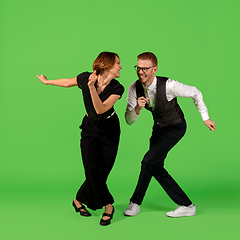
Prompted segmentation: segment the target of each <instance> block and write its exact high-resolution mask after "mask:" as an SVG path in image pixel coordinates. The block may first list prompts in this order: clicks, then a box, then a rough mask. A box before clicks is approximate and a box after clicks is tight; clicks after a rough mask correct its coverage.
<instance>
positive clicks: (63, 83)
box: [37, 74, 77, 87]
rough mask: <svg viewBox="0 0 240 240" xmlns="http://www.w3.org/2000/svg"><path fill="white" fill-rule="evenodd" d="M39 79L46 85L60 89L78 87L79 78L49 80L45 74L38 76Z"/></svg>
mask: <svg viewBox="0 0 240 240" xmlns="http://www.w3.org/2000/svg"><path fill="white" fill-rule="evenodd" d="M37 77H38V79H39V80H40V81H41V82H42V83H43V84H46V85H53V86H58V87H74V86H77V77H75V78H61V79H56V80H47V77H46V76H45V75H43V74H41V75H40V76H39V75H37Z"/></svg>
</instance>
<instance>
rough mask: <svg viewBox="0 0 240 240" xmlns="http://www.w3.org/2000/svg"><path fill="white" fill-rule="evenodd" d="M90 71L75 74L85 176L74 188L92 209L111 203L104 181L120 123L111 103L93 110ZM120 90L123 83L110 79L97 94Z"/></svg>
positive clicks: (116, 143)
mask: <svg viewBox="0 0 240 240" xmlns="http://www.w3.org/2000/svg"><path fill="white" fill-rule="evenodd" d="M90 74H91V73H89V72H84V73H81V74H80V75H78V76H77V83H78V87H79V88H80V89H81V90H82V94H83V100H84V104H85V108H86V111H87V114H86V116H85V117H84V118H83V121H82V124H81V126H80V129H82V132H81V140H80V148H81V154H82V161H83V166H84V170H85V176H86V180H85V181H84V183H83V184H82V186H81V187H80V189H79V190H78V192H77V196H76V199H77V200H78V201H80V202H82V203H84V204H85V205H86V206H87V207H88V208H90V209H92V210H96V209H101V208H102V207H103V206H106V205H107V204H113V203H114V199H113V197H112V195H111V193H110V192H109V190H108V187H107V184H106V181H107V178H108V175H109V173H110V171H111V169H112V167H113V164H114V161H115V158H116V155H117V150H118V144H119V136H120V126H119V120H118V117H117V114H116V113H115V111H114V108H113V107H112V108H111V109H109V110H108V111H107V112H105V113H103V114H97V113H96V111H95V109H94V106H93V103H92V99H91V95H90V91H89V88H88V81H89V80H88V78H89V76H90ZM95 87H96V84H95ZM123 92H124V87H123V86H122V85H121V84H120V83H119V82H118V81H117V80H115V79H113V80H112V81H111V82H110V83H109V84H108V85H107V86H106V87H105V89H104V90H103V92H102V93H101V94H100V95H99V97H100V99H101V100H102V102H104V101H105V100H106V99H107V98H108V97H109V96H111V95H112V94H116V95H120V96H122V94H123Z"/></svg>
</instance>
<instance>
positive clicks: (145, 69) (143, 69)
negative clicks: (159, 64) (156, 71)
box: [134, 65, 156, 73]
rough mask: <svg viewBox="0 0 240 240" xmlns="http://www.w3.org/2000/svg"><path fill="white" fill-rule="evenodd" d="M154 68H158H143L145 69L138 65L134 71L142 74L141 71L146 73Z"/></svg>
mask: <svg viewBox="0 0 240 240" xmlns="http://www.w3.org/2000/svg"><path fill="white" fill-rule="evenodd" d="M153 67H156V66H152V67H143V68H142V67H138V66H137V65H136V66H134V69H135V70H136V71H137V72H140V71H141V70H142V71H143V72H144V73H146V72H147V70H148V69H150V68H153Z"/></svg>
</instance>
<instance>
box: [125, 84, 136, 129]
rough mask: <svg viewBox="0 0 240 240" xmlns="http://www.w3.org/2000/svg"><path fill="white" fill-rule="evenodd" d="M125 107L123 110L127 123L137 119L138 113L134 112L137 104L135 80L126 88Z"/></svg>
mask: <svg viewBox="0 0 240 240" xmlns="http://www.w3.org/2000/svg"><path fill="white" fill-rule="evenodd" d="M127 102H128V103H127V109H126V112H125V120H126V122H127V124H129V125H131V124H133V123H134V122H136V121H137V119H138V115H137V114H136V112H135V107H136V106H137V95H136V82H133V83H132V84H131V85H130V86H129V89H128V94H127Z"/></svg>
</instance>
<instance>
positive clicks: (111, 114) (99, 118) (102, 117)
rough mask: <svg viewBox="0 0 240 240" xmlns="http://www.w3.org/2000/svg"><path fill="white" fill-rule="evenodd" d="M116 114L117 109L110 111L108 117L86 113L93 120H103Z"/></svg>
mask: <svg viewBox="0 0 240 240" xmlns="http://www.w3.org/2000/svg"><path fill="white" fill-rule="evenodd" d="M114 114H115V110H114V111H113V112H112V113H110V114H109V115H108V116H107V117H105V116H101V117H100V116H99V117H91V116H89V115H88V114H87V113H86V116H87V117H89V118H90V119H92V120H97V121H98V120H100V121H101V120H105V119H108V118H110V117H112V116H113V115H114Z"/></svg>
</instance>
